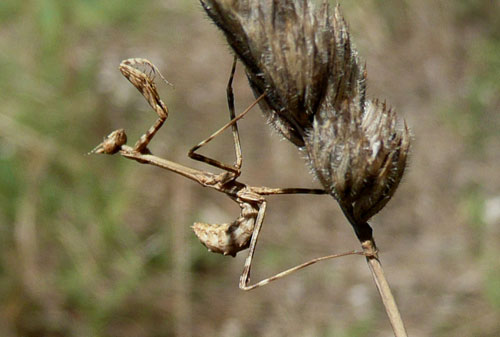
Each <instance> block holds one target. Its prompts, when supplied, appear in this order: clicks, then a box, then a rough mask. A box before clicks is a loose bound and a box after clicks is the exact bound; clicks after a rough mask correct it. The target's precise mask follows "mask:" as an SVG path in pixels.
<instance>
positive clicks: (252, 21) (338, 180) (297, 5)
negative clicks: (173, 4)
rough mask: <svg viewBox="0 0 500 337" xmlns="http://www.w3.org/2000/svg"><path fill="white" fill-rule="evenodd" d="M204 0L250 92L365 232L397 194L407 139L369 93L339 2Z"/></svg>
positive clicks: (393, 116)
mask: <svg viewBox="0 0 500 337" xmlns="http://www.w3.org/2000/svg"><path fill="white" fill-rule="evenodd" d="M200 1H201V3H202V5H203V7H204V8H205V10H206V11H207V13H208V15H209V16H210V17H211V18H212V19H213V21H214V22H215V23H216V25H217V26H218V27H219V28H220V29H221V30H222V31H223V32H224V34H225V35H226V38H227V41H228V42H229V44H230V46H231V47H232V48H233V50H234V51H235V53H236V55H237V56H238V57H239V59H240V60H241V61H242V63H243V64H244V65H245V70H246V73H247V77H248V80H249V82H250V86H251V87H252V89H253V91H254V94H255V95H256V96H259V95H261V94H262V93H266V97H265V99H264V100H263V101H261V102H260V106H261V108H262V109H263V111H264V113H265V115H266V116H267V117H268V120H269V122H270V123H271V124H272V125H273V126H274V127H275V128H276V129H277V130H279V131H280V132H281V134H282V135H283V136H284V137H285V138H287V139H288V140H289V141H291V142H292V143H293V144H295V145H296V146H298V147H300V148H301V149H305V150H306V153H307V157H308V159H309V165H310V166H311V168H312V171H313V172H314V174H315V175H316V176H317V177H318V179H319V180H320V181H321V183H322V184H323V186H324V188H325V189H326V190H328V191H329V192H330V193H331V194H332V195H333V196H334V197H335V199H337V201H338V202H339V204H340V206H341V207H342V210H343V211H344V213H345V214H346V216H347V218H348V219H349V221H350V222H351V224H352V225H353V226H354V227H355V228H356V233H357V234H358V237H359V236H360V234H361V233H360V232H359V231H358V229H360V228H361V227H364V228H369V227H366V226H365V224H366V221H367V220H368V219H369V218H370V217H371V216H373V215H374V214H375V213H377V212H378V211H380V209H382V208H383V207H384V206H385V204H386V203H387V202H388V201H389V199H390V198H391V197H392V195H393V194H394V192H395V190H396V188H397V186H398V184H399V182H400V180H401V178H402V176H403V173H404V169H405V166H406V159H407V154H408V150H409V144H410V137H409V131H408V128H407V127H406V126H405V127H404V128H403V127H398V123H397V116H396V114H395V112H394V111H393V110H391V109H388V108H387V106H386V105H385V103H384V104H382V103H380V102H379V101H371V100H366V99H365V91H366V88H365V80H366V71H365V67H364V66H363V65H362V64H361V62H360V60H359V58H358V56H357V52H356V50H355V49H354V48H353V46H352V44H351V40H350V36H349V33H348V30H347V25H346V23H345V21H344V19H343V18H342V15H341V14H340V10H339V7H338V6H337V7H336V8H335V10H334V11H333V12H332V11H331V10H330V9H329V6H328V4H327V3H326V2H324V3H323V4H322V5H321V6H320V7H319V8H318V9H315V8H314V6H313V5H312V4H310V2H309V1H307V0H302V1H292V0H200ZM365 233H366V232H365ZM368 235H371V234H368ZM361 236H364V237H366V235H364V234H362V235H361Z"/></svg>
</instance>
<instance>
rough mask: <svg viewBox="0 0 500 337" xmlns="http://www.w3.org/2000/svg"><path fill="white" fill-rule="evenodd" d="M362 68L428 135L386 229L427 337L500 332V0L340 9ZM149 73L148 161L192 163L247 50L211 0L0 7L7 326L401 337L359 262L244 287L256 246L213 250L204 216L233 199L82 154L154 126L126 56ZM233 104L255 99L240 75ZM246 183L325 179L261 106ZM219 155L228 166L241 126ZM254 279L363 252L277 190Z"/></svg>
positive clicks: (384, 247) (421, 135)
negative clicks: (212, 13) (151, 134)
mask: <svg viewBox="0 0 500 337" xmlns="http://www.w3.org/2000/svg"><path fill="white" fill-rule="evenodd" d="M341 3H342V5H343V9H344V10H343V11H344V14H345V16H346V19H347V21H348V22H349V23H350V27H351V30H352V33H353V39H354V41H355V43H356V44H357V46H358V49H359V50H360V54H361V55H362V57H363V58H364V59H365V60H366V62H367V66H368V78H369V86H368V88H369V90H370V92H369V94H370V95H373V96H379V97H387V99H388V101H389V102H390V103H391V104H392V105H393V106H395V107H396V108H397V109H398V111H400V112H401V113H402V114H403V115H404V116H405V117H406V119H407V122H408V124H409V125H410V127H411V128H412V130H413V133H414V135H415V140H414V143H413V150H412V152H413V155H412V158H411V165H410V169H409V170H408V172H407V175H406V178H405V179H404V181H403V183H402V186H401V187H400V189H399V191H398V192H397V193H396V195H395V197H394V198H393V200H392V201H391V202H390V203H389V205H388V207H387V208H386V209H385V210H384V211H383V212H382V213H381V214H380V215H378V216H377V217H376V218H375V219H374V221H373V227H374V229H375V234H376V238H377V242H378V244H379V248H380V249H381V253H382V255H381V256H382V261H383V263H384V266H385V268H386V272H387V273H388V278H389V281H390V282H391V283H392V286H393V289H394V290H395V293H396V297H397V299H398V302H399V304H400V309H401V311H402V315H403V318H404V319H405V321H406V324H407V325H408V330H409V333H410V335H412V336H437V337H440V336H492V337H493V336H498V335H500V322H499V320H498V317H499V316H500V262H499V261H500V259H498V256H499V254H500V248H499V246H498V242H499V240H500V214H499V213H500V174H499V169H498V168H499V167H500V21H499V20H498V17H500V2H498V1H480V0H467V1H452V0H449V1H432V0H420V1H417V0H415V1H410V0H407V1H396V0H386V1H374V0H363V1H356V2H353V1H350V2H349V1H343V2H341ZM128 57H145V58H148V59H150V60H151V61H153V62H154V63H155V64H156V65H157V66H158V67H159V68H160V69H161V70H162V72H163V73H164V75H165V76H166V77H167V79H168V80H169V81H170V82H172V83H174V84H175V88H174V89H172V88H169V87H166V86H162V85H161V84H160V91H161V94H162V96H163V98H164V101H165V102H166V103H167V105H168V106H169V109H170V114H171V115H170V117H169V119H168V121H167V124H166V125H165V127H164V129H162V130H161V132H160V134H159V135H158V137H157V139H155V141H154V142H153V144H152V145H151V148H152V150H153V151H154V152H155V153H156V154H158V155H161V156H164V157H167V158H169V159H172V160H175V161H179V162H182V163H185V164H189V165H191V166H194V167H198V168H206V167H205V166H203V165H202V164H200V163H194V162H191V161H189V160H188V159H187V157H186V156H185V153H186V151H187V150H188V149H189V148H190V146H192V145H193V144H195V143H197V142H198V141H200V140H201V139H203V138H205V137H206V136H208V135H209V134H210V133H211V132H212V131H214V130H216V129H217V128H218V127H219V126H221V125H222V124H223V123H224V122H225V121H226V120H227V118H228V117H227V115H228V113H227V109H226V107H225V85H226V82H227V76H228V73H229V70H230V66H231V55H230V54H229V51H228V47H227V46H226V45H225V43H224V41H223V38H222V36H221V34H220V33H219V32H217V30H216V28H215V26H214V25H213V24H211V23H210V22H209V21H208V20H207V19H206V18H205V16H204V14H203V13H202V11H201V9H200V8H199V5H198V3H197V1H195V0H192V1H187V0H167V1H149V2H143V1H136V0H129V1H118V0H112V1H83V0H71V1H62V0H41V1H15V0H2V1H0V98H1V104H0V254H1V255H0V335H1V336H5V337H9V336H173V335H176V336H190V335H192V336H388V335H390V331H391V330H390V327H389V326H388V322H387V320H386V317H385V313H384V312H383V308H382V306H381V305H380V303H379V300H378V297H377V296H378V295H377V293H376V291H375V289H374V285H373V284H372V280H371V279H370V275H369V273H368V271H367V267H366V265H365V263H364V261H363V259H362V258H356V257H348V258H344V259H341V260H338V261H329V262H323V263H322V264H321V265H319V266H314V267H310V268H308V269H306V270H305V271H302V272H300V273H297V274H295V275H293V276H289V277H288V278H286V279H284V280H280V281H278V282H276V283H273V284H271V285H268V286H267V287H264V288H262V289H257V290H254V291H252V292H249V293H244V292H241V291H239V290H238V287H237V282H238V277H239V273H240V272H241V269H242V266H243V260H244V254H240V255H241V256H238V257H237V258H235V259H232V258H229V257H222V256H218V255H217V256H216V255H214V254H210V253H208V252H207V251H206V249H205V248H204V247H202V246H201V245H200V244H199V243H198V242H197V241H196V239H195V238H194V234H192V233H191V232H190V229H189V225H190V224H192V223H193V221H205V222H227V221H231V220H232V219H233V218H235V217H236V216H237V214H238V208H237V207H235V205H234V204H233V203H232V202H231V201H229V200H228V199H227V198H225V197H223V196H219V195H216V194H215V192H213V191H206V190H204V189H202V188H201V187H200V186H198V185H196V184H193V183H191V182H189V181H184V180H183V179H182V178H181V177H179V176H175V175H173V174H171V173H167V172H162V171H161V170H159V169H155V168H149V167H146V166H141V165H139V164H138V163H135V162H131V161H126V160H123V159H121V158H119V157H105V156H87V155H85V154H86V153H87V152H88V151H89V150H91V149H92V148H93V147H94V146H95V145H96V144H97V143H99V142H100V140H101V139H102V137H103V136H104V135H106V134H108V133H109V132H110V131H112V130H114V129H117V128H121V127H123V128H125V129H126V130H127V131H128V134H129V137H130V138H131V139H130V142H133V141H135V139H136V137H138V136H140V134H141V132H143V131H145V130H146V128H147V127H149V125H150V124H151V123H152V121H153V120H154V118H155V115H154V112H153V111H151V110H150V109H149V108H148V106H147V105H146V103H145V102H144V101H143V99H142V97H141V96H140V94H139V93H138V92H137V91H136V90H135V89H134V88H133V87H132V86H131V85H130V84H128V82H127V81H126V80H125V79H124V78H122V77H121V75H120V74H119V72H118V70H117V65H118V64H119V62H120V61H121V60H122V59H125V58H128ZM235 94H236V100H237V106H238V110H239V111H241V110H242V109H244V108H245V107H246V106H247V105H248V104H249V103H251V101H252V95H251V93H250V91H249V89H248V87H247V84H246V82H245V79H244V76H243V74H242V71H241V68H240V72H239V73H238V76H237V78H236V82H235ZM240 125H241V127H240V128H241V137H242V143H243V151H244V166H243V171H244V173H243V176H242V180H243V181H246V182H249V183H251V184H253V185H267V186H281V187H292V186H293V187H299V186H300V187H306V186H317V183H315V182H313V181H312V179H311V177H310V175H309V173H308V170H307V168H306V167H305V165H304V162H303V160H302V159H301V157H300V154H298V153H297V152H296V150H295V148H293V147H292V146H291V145H289V144H287V143H286V142H281V141H280V140H279V137H278V136H277V135H273V134H272V133H271V132H270V131H269V130H268V129H269V128H268V127H267V126H266V125H265V122H264V121H263V118H262V117H261V116H260V115H259V113H258V112H257V111H255V112H253V113H251V114H250V115H249V116H248V117H246V118H245V119H244V120H243V121H242V122H241V123H240ZM225 136H226V138H224V137H221V139H220V140H218V141H215V142H214V144H210V145H209V147H207V149H206V150H205V153H207V154H210V155H211V156H213V157H216V158H219V159H223V160H226V161H229V162H230V161H232V160H233V154H232V151H233V150H232V145H231V138H230V137H229V136H228V135H225ZM269 201H270V204H269V213H268V215H267V217H266V223H265V227H264V230H263V233H262V239H261V240H260V242H259V245H258V248H257V257H256V262H255V263H256V264H255V267H254V268H255V270H254V273H253V278H252V279H253V280H254V281H257V280H258V279H259V278H263V277H266V276H268V275H271V274H273V273H276V272H278V271H281V270H283V269H285V268H287V267H289V266H291V265H294V264H298V263H300V262H303V261H305V260H306V259H308V258H312V257H315V256H319V255H322V254H329V253H334V252H340V251H344V250H349V249H353V248H355V247H357V242H356V239H355V237H354V235H353V233H352V231H351V229H350V228H349V225H348V224H347V222H346V221H345V220H344V219H343V217H342V214H341V212H340V211H339V209H338V208H337V206H336V204H335V202H334V201H333V200H332V199H331V198H329V197H326V196H293V197H292V196H282V197H273V198H270V199H269Z"/></svg>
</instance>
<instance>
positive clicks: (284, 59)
mask: <svg viewBox="0 0 500 337" xmlns="http://www.w3.org/2000/svg"><path fill="white" fill-rule="evenodd" d="M200 1H201V4H202V5H203V7H204V8H205V10H206V12H207V13H208V15H209V16H210V17H211V18H212V19H213V21H214V22H215V23H216V24H217V26H218V27H219V28H221V30H222V31H223V32H224V33H225V35H226V38H227V40H228V42H229V44H230V46H231V47H232V48H233V50H234V51H235V54H236V56H237V58H238V59H239V60H240V61H241V62H242V63H243V64H244V66H245V70H246V74H247V77H248V80H249V82H250V86H251V88H252V89H253V91H254V94H255V96H256V98H257V100H256V101H255V103H254V104H253V105H255V104H259V105H260V107H261V108H262V110H263V112H264V114H265V115H266V116H267V119H268V121H269V123H270V124H271V125H272V126H274V127H275V128H276V129H277V130H278V131H279V132H280V133H281V134H282V135H283V136H284V137H285V138H286V139H287V140H289V141H290V142H292V143H293V144H294V145H295V146H297V147H298V148H299V149H300V150H301V151H303V152H304V153H305V154H306V157H307V161H308V164H309V165H310V167H311V169H312V171H313V173H314V174H315V176H316V177H317V178H318V179H319V180H320V182H321V183H322V185H323V187H324V188H325V191H323V190H308V189H276V188H267V187H252V186H248V185H246V184H243V183H241V182H238V181H237V178H238V177H239V175H240V167H241V163H242V160H241V158H242V157H241V148H240V145H239V134H238V129H237V121H238V120H239V119H240V118H241V117H242V116H243V115H244V114H246V113H247V112H248V111H249V110H250V109H251V107H252V106H253V105H252V106H250V107H249V108H248V109H247V110H245V111H244V112H243V113H242V114H241V115H239V116H237V117H236V116H235V114H234V104H233V94H232V89H231V83H232V78H233V74H234V70H235V64H236V63H234V64H233V69H232V73H231V77H230V80H229V84H228V103H229V110H230V118H231V121H230V122H229V123H227V124H226V125H225V126H224V127H222V128H221V129H220V130H218V131H217V132H215V133H214V134H213V135H212V136H210V137H209V138H207V139H206V140H204V141H202V142H201V143H199V144H198V145H196V146H195V147H193V148H192V149H191V150H190V151H189V156H190V157H191V158H192V159H195V160H200V161H203V162H206V163H207V164H210V165H212V166H216V167H218V168H220V169H223V170H224V171H225V172H223V173H222V174H218V175H216V174H213V173H210V172H204V171H198V170H194V169H192V168H189V167H185V166H182V165H180V164H177V163H173V162H170V161H168V160H165V159H162V158H159V157H156V156H153V155H152V154H151V152H150V150H149V149H148V147H147V146H148V144H149V142H150V140H151V139H152V138H153V137H154V135H155V133H156V132H157V131H158V130H159V129H160V128H161V126H162V124H163V123H164V122H165V120H166V118H167V117H168V109H167V107H166V105H165V104H164V103H163V102H162V101H161V99H160V97H159V95H158V93H157V91H156V86H155V83H154V75H155V74H156V73H159V72H158V70H157V69H156V68H155V67H154V65H152V64H151V63H150V62H149V61H147V60H144V59H131V60H126V61H124V62H123V63H122V64H121V66H120V70H121V71H122V73H123V75H124V76H126V77H127V78H128V79H129V80H130V82H131V83H132V84H133V85H134V86H135V87H136V88H137V89H138V90H139V91H140V92H141V93H142V94H143V96H144V97H145V98H146V100H147V101H148V102H149V104H150V105H151V107H152V108H153V109H154V110H155V111H156V113H157V114H158V119H157V121H156V122H155V123H154V124H153V126H152V127H151V128H150V129H149V130H148V131H147V132H146V133H145V134H144V135H143V136H142V137H141V138H140V140H139V141H138V142H137V143H136V144H135V146H134V147H133V148H131V147H128V146H126V145H125V142H126V136H125V132H124V131H123V130H121V129H120V130H117V131H114V132H113V133H111V134H110V135H109V136H108V137H107V138H106V139H105V140H104V141H103V143H101V144H100V145H99V146H98V147H97V148H96V149H95V150H94V151H93V152H96V153H107V154H113V153H117V152H118V153H119V154H120V155H122V156H124V157H126V158H129V159H133V160H136V161H138V162H140V163H146V164H151V165H155V166H159V167H161V168H164V169H167V170H170V171H173V172H176V173H178V174H181V175H183V176H185V177H187V178H189V179H192V180H194V181H197V182H198V183H200V184H201V185H203V186H205V187H211V188H214V189H216V190H218V191H220V192H223V193H225V194H226V195H228V196H229V197H230V198H231V199H233V200H234V201H236V202H238V203H239V205H240V207H241V215H240V217H238V218H237V219H236V220H235V221H234V222H232V223H230V224H223V225H210V224H205V223H196V224H195V226H194V227H193V229H194V230H195V233H196V235H197V236H198V238H199V239H200V240H201V241H202V243H203V244H204V245H205V246H207V247H208V248H209V250H211V251H213V252H218V253H223V254H225V255H233V256H234V255H235V254H236V253H237V252H238V251H241V250H243V249H245V248H247V247H249V248H250V252H249V255H248V257H247V260H246V262H245V267H244V270H243V274H242V276H241V278H240V288H242V289H245V290H249V289H253V288H255V287H258V286H261V285H264V284H267V283H269V282H271V281H273V280H275V279H277V278H280V277H282V276H284V275H287V274H289V273H291V272H293V271H295V270H297V269H300V268H303V267H305V266H307V265H310V264H312V263H316V262H318V261H321V260H323V259H326V258H333V257H339V256H343V255H349V254H359V252H356V251H353V252H348V253H345V254H337V255H331V256H327V257H324V258H319V259H314V260H312V261H309V262H306V263H304V264H302V265H299V266H297V267H294V268H291V269H289V270H287V271H285V272H283V273H280V274H277V275H276V276H273V277H271V278H268V279H266V280H264V281H261V282H258V283H257V284H254V285H248V282H249V275H250V268H251V262H252V257H253V254H254V250H255V245H256V242H257V238H258V235H259V232H260V228H261V226H262V222H263V218H264V213H265V210H266V200H265V199H264V196H265V195H272V194H285V193H315V194H322V193H325V192H326V193H329V194H331V195H332V196H333V197H334V198H335V199H336V200H337V201H338V203H339V205H340V207H341V209H342V211H343V212H344V214H345V215H346V217H347V219H348V220H349V222H350V223H351V225H352V226H353V228H354V230H355V232H356V235H357V237H358V239H359V240H360V242H361V245H362V247H363V255H365V256H366V258H367V261H368V263H369V266H370V269H371V271H372V274H373V276H374V279H375V282H376V285H377V288H378V290H379V293H380V294H381V296H382V300H383V302H384V305H385V307H386V311H387V313H388V315H389V319H390V321H391V324H392V326H393V329H394V333H395V335H396V336H406V331H405V328H404V325H403V322H402V320H401V317H400V315H399V311H398V309H397V306H396V303H395V301H394V298H393V296H392V294H391V291H390V288H389V286H388V284H387V281H386V279H385V276H384V273H383V271H382V268H381V265H380V262H379V260H378V252H377V248H376V245H375V241H374V239H373V235H372V229H371V227H370V226H369V225H368V223H367V221H368V220H369V219H370V217H372V216H373V215H374V214H376V213H377V212H378V211H380V210H381V209H382V208H383V207H384V206H385V205H386V203H387V202H388V201H389V199H390V198H391V197H392V196H393V194H394V192H395V190H396V188H397V186H398V184H399V182H400V181H401V178H402V176H403V173H404V169H405V167H406V160H407V154H408V150H409V146H410V137H409V131H408V128H407V127H406V125H404V126H403V125H400V123H398V120H397V116H396V114H395V112H394V110H392V109H390V108H388V107H387V105H386V104H385V103H381V102H379V101H378V100H369V99H366V97H365V91H366V88H365V81H366V71H365V67H364V66H363V65H362V64H361V62H360V60H359V58H358V56H357V52H356V51H355V49H354V48H353V46H352V44H351V40H350V36H349V33H348V30H347V25H346V23H345V21H344V19H343V18H342V16H341V14H340V11H339V8H338V7H336V8H335V9H334V10H333V11H332V10H331V9H330V8H329V6H328V4H326V3H323V5H321V6H320V8H319V9H315V8H314V6H312V5H311V4H310V3H309V2H308V1H306V0H302V1H297V2H293V1H291V0H269V1H268V0H262V1H253V0H200ZM141 66H144V67H145V68H146V69H147V70H149V71H150V73H149V74H146V73H145V72H144V71H141V70H140V69H139V68H140V67H141ZM160 76H161V74H160ZM229 127H231V128H232V131H233V138H234V143H235V151H236V157H237V160H236V164H235V165H227V164H223V163H220V162H218V161H216V160H214V159H211V158H207V157H205V156H202V155H200V154H198V153H195V151H196V150H197V149H199V148H200V147H201V146H203V145H204V144H206V143H208V142H209V141H211V140H212V139H213V138H214V137H216V136H217V135H218V134H220V133H221V132H222V131H224V130H225V129H227V128H229Z"/></svg>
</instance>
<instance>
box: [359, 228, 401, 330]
mask: <svg viewBox="0 0 500 337" xmlns="http://www.w3.org/2000/svg"><path fill="white" fill-rule="evenodd" d="M361 246H362V247H363V252H364V255H365V256H366V262H367V263H368V267H369V268H370V272H371V273H372V276H373V279H374V280H375V285H376V286H377V290H378V292H379V294H380V297H381V298H382V303H383V304H384V307H385V311H386V312H387V316H388V317H389V321H390V323H391V325H392V330H393V331H394V335H395V336H396V337H407V336H408V334H407V332H406V329H405V326H404V323H403V320H402V318H401V314H400V313H399V309H398V306H397V304H396V300H395V299H394V296H393V295H392V292H391V288H390V287H389V283H388V282H387V279H386V278H385V274H384V269H383V268H382V264H381V263H380V260H379V257H378V251H377V248H376V245H375V240H374V239H373V237H371V238H370V239H369V240H366V241H362V242H361Z"/></svg>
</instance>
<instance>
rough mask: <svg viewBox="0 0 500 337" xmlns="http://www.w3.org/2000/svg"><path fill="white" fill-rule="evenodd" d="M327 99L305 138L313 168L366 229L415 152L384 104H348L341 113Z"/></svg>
mask: <svg viewBox="0 0 500 337" xmlns="http://www.w3.org/2000/svg"><path fill="white" fill-rule="evenodd" d="M328 101H329V100H328V99H327V100H326V101H325V102H324V104H323V105H322V107H321V108H320V111H319V113H318V114H316V115H315V119H314V125H313V129H312V131H311V133H310V134H309V136H308V137H307V138H306V144H307V153H308V156H309V159H310V163H311V167H312V169H313V171H314V173H315V174H316V176H317V177H318V179H319V180H320V182H321V184H322V185H323V186H324V187H325V188H326V189H327V190H328V192H330V193H331V194H332V195H333V196H334V197H335V199H337V201H338V202H339V203H340V205H341V206H342V209H343V210H344V212H347V213H349V214H346V215H348V217H349V218H350V219H349V220H350V221H351V222H354V223H355V224H363V223H365V222H366V221H368V219H369V218H370V217H372V216H373V215H374V214H376V213H377V212H378V211H380V210H381V209H382V208H383V207H384V206H385V204H386V203H387V202H388V201H389V199H390V198H391V197H392V195H393V194H394V192H395V191H396V188H397V186H398V184H399V182H400V181H401V178H402V176H403V173H404V170H405V167H406V159H407V155H408V150H409V146H410V135H409V131H408V128H407V127H406V125H405V127H404V128H400V127H399V126H398V125H397V117H396V114H395V112H394V110H392V109H389V108H387V106H386V104H385V103H380V102H379V101H370V100H368V101H367V102H366V106H365V109H363V110H361V109H359V107H358V105H357V104H354V105H353V104H351V103H350V102H348V101H345V102H344V103H343V104H342V106H341V109H340V110H338V111H337V110H335V109H332V106H331V104H330V103H329V102H328Z"/></svg>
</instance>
